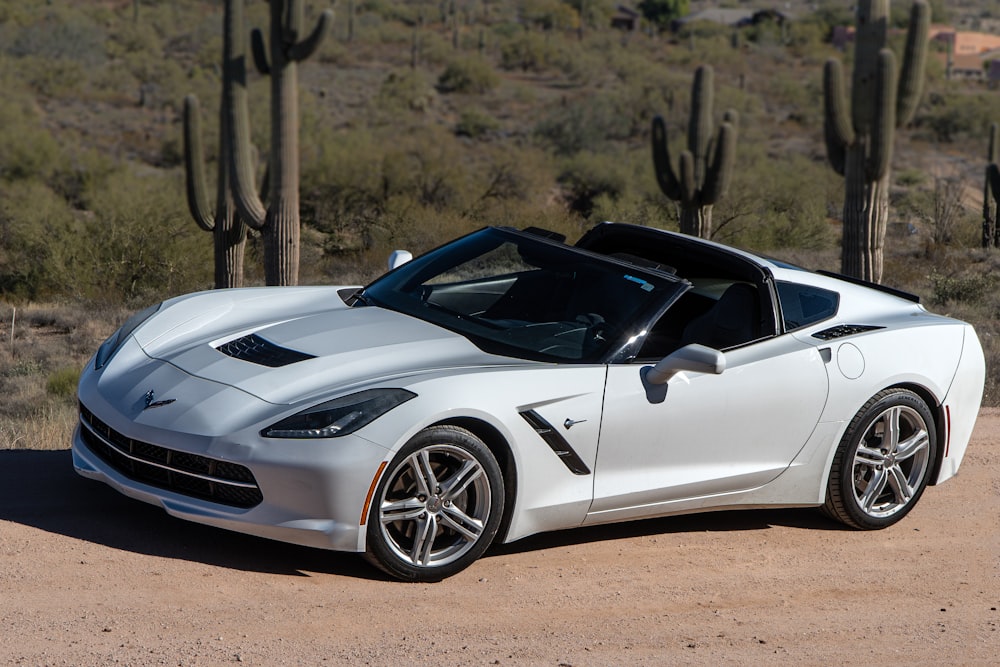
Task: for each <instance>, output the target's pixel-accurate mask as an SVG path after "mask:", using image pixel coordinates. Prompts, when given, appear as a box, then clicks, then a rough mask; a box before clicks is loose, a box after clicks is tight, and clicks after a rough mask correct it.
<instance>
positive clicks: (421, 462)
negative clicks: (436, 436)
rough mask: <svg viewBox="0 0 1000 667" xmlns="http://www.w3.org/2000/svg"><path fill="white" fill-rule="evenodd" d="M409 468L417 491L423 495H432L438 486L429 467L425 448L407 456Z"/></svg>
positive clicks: (427, 453)
mask: <svg viewBox="0 0 1000 667" xmlns="http://www.w3.org/2000/svg"><path fill="white" fill-rule="evenodd" d="M409 462H410V468H411V469H412V470H413V477H414V480H415V481H416V483H417V492H418V494H420V495H423V496H430V495H432V494H433V493H434V492H435V490H436V489H437V487H438V481H437V476H436V475H435V474H434V469H433V468H432V467H431V457H430V453H429V452H428V451H427V450H426V449H422V450H420V451H419V452H416V453H414V454H413V456H411V457H410V458H409Z"/></svg>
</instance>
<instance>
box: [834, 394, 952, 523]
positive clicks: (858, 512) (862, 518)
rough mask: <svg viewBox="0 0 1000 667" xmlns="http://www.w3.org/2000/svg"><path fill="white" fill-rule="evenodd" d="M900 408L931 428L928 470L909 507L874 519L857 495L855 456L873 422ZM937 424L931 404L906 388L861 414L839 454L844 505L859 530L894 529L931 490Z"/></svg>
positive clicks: (882, 396)
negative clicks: (860, 503) (927, 491)
mask: <svg viewBox="0 0 1000 667" xmlns="http://www.w3.org/2000/svg"><path fill="white" fill-rule="evenodd" d="M896 406H902V407H908V408H911V409H913V410H914V411H916V412H917V413H918V414H919V415H920V417H921V418H922V419H923V420H924V427H925V428H926V429H927V437H928V452H927V468H926V470H925V471H924V475H923V478H922V479H921V480H920V482H919V483H918V485H917V488H916V490H915V491H914V494H913V497H912V498H910V500H909V502H908V503H907V504H906V506H905V507H903V508H902V509H900V510H899V511H898V512H895V513H894V514H892V515H890V516H887V517H873V516H871V515H870V514H868V513H867V512H865V511H864V510H862V509H861V507H860V506H859V505H858V501H857V497H856V495H855V492H854V455H855V453H856V452H857V450H858V446H859V445H860V443H861V438H862V437H864V435H865V434H866V433H867V432H868V429H869V428H871V426H872V424H873V422H874V421H875V420H876V419H877V418H878V417H879V416H880V415H882V414H883V413H884V412H885V411H886V410H888V409H890V408H892V407H896ZM934 424H935V422H934V416H933V415H932V413H931V410H930V408H929V407H927V403H926V402H925V401H924V400H923V399H922V398H920V397H919V396H918V395H916V394H915V393H913V392H911V391H908V390H905V389H894V390H886V391H884V392H881V393H880V394H877V395H876V396H875V397H873V400H872V401H869V402H868V404H866V406H865V407H863V408H862V409H861V410H860V411H859V412H858V414H857V415H856V416H855V418H854V420H852V422H851V425H850V427H849V428H848V430H847V432H846V433H845V435H844V438H843V440H842V441H841V444H840V447H839V449H838V452H837V461H838V463H839V475H838V476H839V482H840V489H841V493H842V496H843V497H842V505H843V510H844V511H845V512H846V513H847V515H848V517H849V519H850V521H849V523H851V524H852V525H854V526H856V527H858V528H863V529H869V530H874V529H880V528H886V527H888V526H891V525H893V524H894V523H896V522H898V521H899V520H900V519H902V518H903V517H905V516H906V515H907V514H909V512H910V511H911V510H912V509H913V507H914V506H915V505H916V504H917V501H919V500H920V497H921V496H922V495H923V493H924V490H925V489H926V488H927V484H928V482H929V481H930V476H931V473H932V471H933V470H934V464H935V461H936V457H937V432H936V429H935V427H934Z"/></svg>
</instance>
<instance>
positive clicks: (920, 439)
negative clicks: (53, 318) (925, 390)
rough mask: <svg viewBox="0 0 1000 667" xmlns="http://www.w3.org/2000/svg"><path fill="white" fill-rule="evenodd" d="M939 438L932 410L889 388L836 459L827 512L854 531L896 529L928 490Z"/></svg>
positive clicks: (852, 429)
mask: <svg viewBox="0 0 1000 667" xmlns="http://www.w3.org/2000/svg"><path fill="white" fill-rule="evenodd" d="M936 452H937V437H936V433H935V430H934V419H933V416H932V415H931V411H930V408H928V407H927V404H926V403H925V402H924V401H923V399H921V398H920V397H919V396H917V395H916V394H914V393H913V392H911V391H907V390H905V389H887V390H885V391H882V392H879V393H878V394H876V395H875V396H873V397H872V398H871V400H869V401H868V402H867V403H866V404H865V406H864V407H863V408H861V410H860V411H859V412H858V414H857V415H856V416H855V417H854V419H853V420H852V421H851V424H850V426H849V427H848V429H847V432H846V433H845V434H844V437H843V439H842V440H841V442H840V446H839V447H838V448H837V453H836V455H835V456H834V459H833V466H832V467H831V469H830V480H829V482H828V486H827V494H826V505H825V506H824V508H823V509H824V512H825V513H826V514H827V515H828V516H830V517H831V518H833V519H836V520H838V521H841V522H843V523H845V524H847V525H849V526H852V527H854V528H861V529H865V530H872V529H878V528H885V527H886V526H891V525H892V524H894V523H896V522H897V521H899V520H900V519H902V518H903V517H904V516H906V514H907V513H908V512H909V511H910V510H911V509H913V506H914V505H916V503H917V501H918V500H919V499H920V496H921V494H923V492H924V489H925V488H926V487H927V482H928V478H929V476H930V472H931V468H932V467H933V463H934V457H935V455H936Z"/></svg>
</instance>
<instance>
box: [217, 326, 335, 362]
mask: <svg viewBox="0 0 1000 667" xmlns="http://www.w3.org/2000/svg"><path fill="white" fill-rule="evenodd" d="M215 349H217V350H218V351H219V352H221V353H222V354H225V355H227V356H230V357H232V358H233V359H239V360H240V361H249V362H250V363H251V364H260V365H261V366H269V367H271V368H278V367H280V366H289V365H291V364H297V363H298V362H300V361H305V360H306V359H315V356H313V355H311V354H306V353H304V352H297V351H295V350H289V349H286V348H284V347H278V346H277V345H275V344H274V343H272V342H271V341H269V340H265V339H263V338H261V337H260V336H258V335H257V334H250V335H249V336H243V337H242V338H237V339H236V340H231V341H229V342H228V343H223V344H222V345H220V346H219V347H217V348H215Z"/></svg>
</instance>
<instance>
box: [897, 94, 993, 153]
mask: <svg viewBox="0 0 1000 667" xmlns="http://www.w3.org/2000/svg"><path fill="white" fill-rule="evenodd" d="M995 98H996V94H995V93H992V92H985V91H973V92H970V91H964V90H962V89H960V88H957V87H954V86H948V87H947V88H945V89H943V90H938V91H931V92H930V93H929V94H927V95H925V102H924V104H923V105H921V107H920V109H919V110H918V112H917V115H916V118H914V121H913V124H914V127H915V128H916V130H917V134H918V136H921V137H924V138H930V139H933V140H935V141H944V142H953V141H958V140H960V139H967V138H974V139H979V138H981V137H983V136H985V135H986V132H987V129H988V128H989V126H990V123H992V122H995V121H996V99H995Z"/></svg>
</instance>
